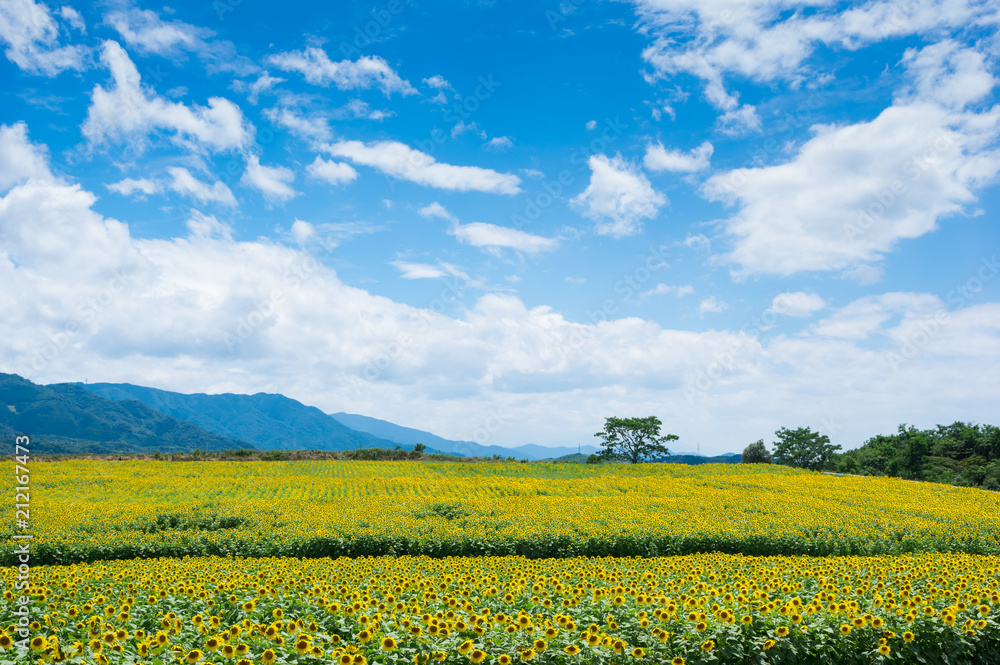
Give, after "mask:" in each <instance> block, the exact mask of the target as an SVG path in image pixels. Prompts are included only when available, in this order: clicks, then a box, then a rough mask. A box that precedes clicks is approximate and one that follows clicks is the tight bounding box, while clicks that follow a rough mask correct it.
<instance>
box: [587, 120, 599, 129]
mask: <svg viewBox="0 0 1000 665" xmlns="http://www.w3.org/2000/svg"><path fill="white" fill-rule="evenodd" d="M587 129H589V130H591V131H593V130H595V129H597V121H596V120H588V121H587Z"/></svg>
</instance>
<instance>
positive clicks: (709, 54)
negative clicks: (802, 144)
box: [633, 0, 1000, 133]
mask: <svg viewBox="0 0 1000 665" xmlns="http://www.w3.org/2000/svg"><path fill="white" fill-rule="evenodd" d="M633 3H634V4H635V7H636V11H637V13H638V14H639V15H640V16H641V17H642V18H643V19H644V20H643V22H642V25H643V26H644V30H645V32H646V34H648V35H650V36H651V37H652V43H651V44H650V45H649V46H648V47H647V48H646V49H645V50H644V51H643V54H642V57H643V59H644V60H645V61H646V62H647V63H649V64H650V65H651V66H652V68H653V75H652V76H650V77H649V80H651V81H653V80H655V79H657V78H662V79H668V78H671V77H673V76H675V75H676V74H678V73H682V72H683V73H687V74H691V75H693V76H696V77H698V78H700V79H701V80H702V81H703V84H704V93H705V98H706V99H707V100H708V101H709V102H710V103H711V104H712V105H713V106H715V107H716V108H717V109H719V110H720V111H722V112H723V114H724V115H723V116H722V117H721V118H720V129H722V130H723V131H727V132H729V133H742V132H746V131H752V130H755V129H757V128H758V127H759V122H760V121H759V118H758V117H757V115H756V110H755V109H754V108H753V107H752V106H749V105H746V104H744V105H740V103H739V96H738V95H737V94H735V93H732V92H729V91H727V90H726V85H725V79H726V77H732V78H737V77H738V78H741V79H750V80H753V81H756V82H759V83H770V82H773V81H787V82H792V83H796V82H800V81H801V80H802V79H804V78H805V77H806V76H808V75H810V74H811V73H812V72H811V71H810V68H809V67H808V65H807V64H806V63H807V62H808V61H809V58H810V56H812V55H813V53H814V52H815V51H816V49H817V48H821V47H825V48H830V49H835V50H837V49H840V50H857V49H859V48H861V47H863V46H866V45H870V44H874V43H878V42H881V41H883V40H888V39H899V38H902V37H907V36H911V35H934V34H939V33H940V32H942V31H945V30H949V29H956V28H959V29H960V28H963V27H964V26H968V25H983V26H987V25H996V24H997V22H998V21H1000V18H998V15H997V14H996V12H995V10H993V9H991V7H990V3H988V2H980V1H978V0H929V1H928V2H922V3H911V2H908V1H907V0H873V1H872V2H866V3H863V4H856V5H842V4H831V3H828V2H825V1H824V0H806V2H803V3H795V4H794V9H795V10H796V11H789V10H790V9H792V8H793V5H791V4H789V3H784V2H774V1H773V0H751V1H748V2H739V3H735V2H709V3H704V2H698V1H697V0H633Z"/></svg>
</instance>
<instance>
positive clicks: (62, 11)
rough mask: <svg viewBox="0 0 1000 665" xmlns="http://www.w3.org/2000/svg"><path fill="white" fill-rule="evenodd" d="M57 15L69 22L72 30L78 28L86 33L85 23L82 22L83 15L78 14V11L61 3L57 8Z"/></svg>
mask: <svg viewBox="0 0 1000 665" xmlns="http://www.w3.org/2000/svg"><path fill="white" fill-rule="evenodd" d="M59 16H61V17H62V19H63V20H64V21H66V22H67V23H69V24H70V26H71V27H72V28H73V29H74V30H79V31H80V32H82V33H83V34H87V24H86V23H85V22H84V20H83V17H82V16H80V12H78V11H76V10H75V9H73V8H72V7H70V6H69V5H63V6H62V7H60V8H59Z"/></svg>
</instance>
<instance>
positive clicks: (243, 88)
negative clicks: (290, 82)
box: [233, 72, 285, 104]
mask: <svg viewBox="0 0 1000 665" xmlns="http://www.w3.org/2000/svg"><path fill="white" fill-rule="evenodd" d="M284 81H285V79H283V78H278V77H277V76H271V75H270V74H269V73H268V72H261V73H260V75H259V76H257V80H256V81H254V82H253V83H247V82H246V81H233V90H237V91H239V92H245V93H247V99H249V100H250V103H251V104H256V103H257V99H258V98H259V97H260V95H261V93H264V92H267V91H268V90H271V89H272V88H274V86H276V85H278V84H279V83H284Z"/></svg>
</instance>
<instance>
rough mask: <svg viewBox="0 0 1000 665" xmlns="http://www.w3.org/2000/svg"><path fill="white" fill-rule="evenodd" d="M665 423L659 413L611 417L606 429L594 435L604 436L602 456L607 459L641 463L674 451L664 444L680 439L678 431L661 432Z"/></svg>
mask: <svg viewBox="0 0 1000 665" xmlns="http://www.w3.org/2000/svg"><path fill="white" fill-rule="evenodd" d="M662 425H663V423H661V422H660V419H659V418H657V417H656V416H648V417H646V418H614V417H611V418H607V419H605V422H604V431H603V432H598V433H597V434H595V435H594V436H598V437H601V438H602V439H604V442H603V443H602V444H601V446H603V447H604V450H602V451H601V452H600V455H601V457H603V458H604V459H607V460H621V461H625V462H630V463H632V464H638V463H639V462H643V461H645V460H647V459H650V458H653V457H666V456H669V455H670V451H669V450H667V447H666V446H665V445H664V444H665V443H667V442H668V441H676V440H677V439H678V437H677V435H676V434H667V435H665V436H660V427H661V426H662Z"/></svg>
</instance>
